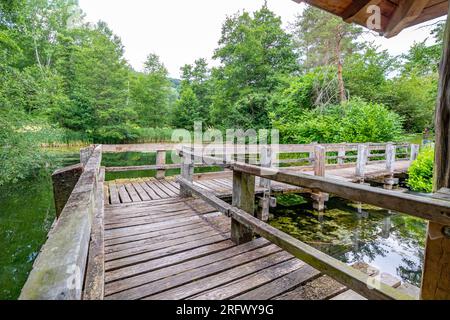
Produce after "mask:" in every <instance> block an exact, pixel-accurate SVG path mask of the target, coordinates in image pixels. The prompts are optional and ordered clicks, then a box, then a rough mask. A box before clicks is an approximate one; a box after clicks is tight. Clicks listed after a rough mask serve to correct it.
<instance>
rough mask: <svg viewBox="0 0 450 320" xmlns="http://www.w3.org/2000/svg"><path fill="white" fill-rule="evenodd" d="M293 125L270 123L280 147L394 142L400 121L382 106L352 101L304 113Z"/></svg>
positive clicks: (285, 121) (287, 121)
mask: <svg viewBox="0 0 450 320" xmlns="http://www.w3.org/2000/svg"><path fill="white" fill-rule="evenodd" d="M294 119H295V120H294V121H293V120H292V119H291V118H289V117H282V118H279V119H276V120H274V121H273V125H274V127H275V128H277V129H279V130H280V138H281V141H282V142H283V143H311V142H319V143H339V142H386V141H395V140H396V139H398V138H399V136H400V135H401V133H402V118H401V117H400V116H399V115H397V114H396V113H395V112H392V111H390V110H388V109H387V108H386V107H385V106H384V105H381V104H376V103H367V102H365V101H363V100H361V99H353V100H351V101H349V102H346V103H343V104H341V105H333V106H328V107H326V108H324V110H318V109H315V110H305V111H303V112H302V113H301V115H300V116H298V117H295V118H294Z"/></svg>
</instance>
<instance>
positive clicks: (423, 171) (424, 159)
mask: <svg viewBox="0 0 450 320" xmlns="http://www.w3.org/2000/svg"><path fill="white" fill-rule="evenodd" d="M433 164H434V149H433V148H431V147H427V148H425V149H423V150H422V151H421V152H420V154H419V156H418V157H417V160H416V161H414V162H413V163H412V165H411V167H410V168H409V170H408V174H409V178H408V181H407V183H408V186H409V187H410V188H411V189H412V190H413V191H418V192H432V191H433Z"/></svg>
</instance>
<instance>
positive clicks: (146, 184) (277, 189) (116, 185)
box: [106, 160, 411, 204]
mask: <svg viewBox="0 0 450 320" xmlns="http://www.w3.org/2000/svg"><path fill="white" fill-rule="evenodd" d="M410 163H411V162H410V161H409V160H404V161H396V162H395V168H394V172H395V173H405V172H406V171H407V170H408V168H409V165H410ZM282 170H285V171H287V172H297V171H298V172H302V173H306V174H310V175H314V171H312V170H308V169H306V170H298V169H289V168H283V169H282ZM365 170H366V172H365V176H366V179H370V178H376V177H383V176H385V175H388V172H386V165H385V164H384V163H379V164H369V165H367V166H366V167H365ZM325 177H327V178H331V179H336V180H342V181H355V180H356V179H357V177H356V175H355V166H346V167H336V168H329V169H327V171H326V172H325ZM232 179H233V175H232V172H231V171H229V172H220V173H212V174H202V175H198V179H196V181H194V184H195V185H196V186H199V187H201V188H203V189H205V190H206V191H209V192H212V193H214V194H215V195H216V196H218V197H230V196H231V195H232V189H233V181H232ZM259 182H260V179H259V177H257V178H256V188H255V191H256V193H262V192H263V191H264V188H262V187H259V185H260V183H259ZM107 185H108V189H107V191H106V197H107V198H108V199H107V200H106V203H108V204H119V203H134V202H143V201H151V200H160V199H168V198H171V197H175V196H177V195H178V193H179V190H180V186H179V185H178V183H176V181H175V177H167V178H165V179H159V180H158V179H155V178H141V179H133V180H117V181H110V182H108V183H107ZM271 190H272V192H273V193H289V192H301V191H302V190H304V188H300V187H295V186H291V185H288V184H285V183H279V182H273V183H272V185H271Z"/></svg>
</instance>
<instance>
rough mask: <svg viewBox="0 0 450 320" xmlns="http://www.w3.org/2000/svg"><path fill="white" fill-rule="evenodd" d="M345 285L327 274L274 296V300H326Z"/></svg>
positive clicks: (343, 289) (342, 290)
mask: <svg viewBox="0 0 450 320" xmlns="http://www.w3.org/2000/svg"><path fill="white" fill-rule="evenodd" d="M345 290H346V287H345V286H344V285H342V284H340V283H339V282H337V281H335V280H333V279H332V278H330V277H328V276H322V277H320V278H317V279H316V280H313V281H310V282H308V283H306V284H305V285H302V286H300V287H298V288H295V289H294V290H291V291H289V292H286V293H284V294H282V295H280V296H277V297H275V298H274V299H275V300H327V299H331V298H333V297H334V296H336V295H338V294H340V293H342V292H344V291H345Z"/></svg>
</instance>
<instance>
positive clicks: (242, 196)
mask: <svg viewBox="0 0 450 320" xmlns="http://www.w3.org/2000/svg"><path fill="white" fill-rule="evenodd" d="M232 205H233V206H235V207H238V208H240V209H242V210H244V211H245V212H247V213H249V214H250V215H252V216H253V215H254V212H255V176H253V175H249V174H246V173H242V172H237V171H233V202H232ZM231 240H232V241H233V242H234V243H236V244H237V245H239V244H242V243H246V242H249V241H252V240H253V232H252V230H251V229H249V228H248V227H246V226H245V225H243V224H241V223H239V222H238V221H237V220H235V219H233V218H232V219H231Z"/></svg>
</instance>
